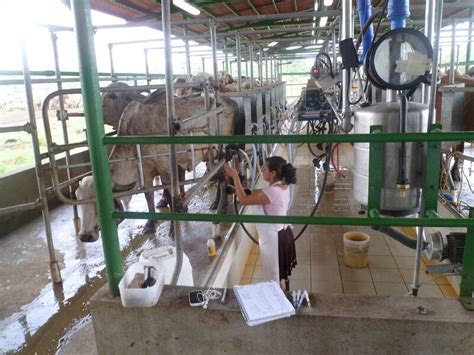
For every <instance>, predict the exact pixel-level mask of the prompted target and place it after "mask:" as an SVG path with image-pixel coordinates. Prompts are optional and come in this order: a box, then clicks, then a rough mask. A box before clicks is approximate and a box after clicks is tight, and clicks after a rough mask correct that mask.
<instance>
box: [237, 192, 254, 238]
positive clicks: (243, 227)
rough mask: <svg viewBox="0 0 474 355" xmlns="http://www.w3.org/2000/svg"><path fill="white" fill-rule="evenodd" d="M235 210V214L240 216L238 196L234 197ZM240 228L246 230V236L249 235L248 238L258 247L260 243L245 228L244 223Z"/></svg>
mask: <svg viewBox="0 0 474 355" xmlns="http://www.w3.org/2000/svg"><path fill="white" fill-rule="evenodd" d="M234 208H235V214H236V215H237V216H238V215H239V206H237V195H234ZM239 224H240V226H241V227H242V229H243V230H244V232H245V234H247V237H249V238H250V239H252V242H254V243H255V244H257V245H258V241H256V240H255V238H254V237H252V236H251V235H250V232H249V231H248V230H247V228H245V225H244V224H243V223H242V222H239Z"/></svg>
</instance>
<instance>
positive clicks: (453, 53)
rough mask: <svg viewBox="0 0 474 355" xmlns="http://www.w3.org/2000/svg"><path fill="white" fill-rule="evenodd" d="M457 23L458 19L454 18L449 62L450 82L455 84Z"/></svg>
mask: <svg viewBox="0 0 474 355" xmlns="http://www.w3.org/2000/svg"><path fill="white" fill-rule="evenodd" d="M456 24H457V21H456V20H453V22H452V25H451V56H450V62H449V68H450V70H449V78H448V79H449V83H450V84H454V62H455V59H456V58H455V57H456Z"/></svg>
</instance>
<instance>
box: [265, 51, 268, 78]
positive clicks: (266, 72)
mask: <svg viewBox="0 0 474 355" xmlns="http://www.w3.org/2000/svg"><path fill="white" fill-rule="evenodd" d="M265 85H268V54H267V53H265Z"/></svg>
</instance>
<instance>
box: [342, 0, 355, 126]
mask: <svg viewBox="0 0 474 355" xmlns="http://www.w3.org/2000/svg"><path fill="white" fill-rule="evenodd" d="M352 21H353V18H352V1H351V0H342V20H341V41H342V40H344V39H347V38H351V37H352ZM351 75H352V73H351V69H344V70H343V71H342V115H343V123H342V129H343V130H344V131H346V132H349V131H350V130H351V126H352V124H351V116H352V115H351V108H350V105H349V94H350V90H351V85H352V84H351Z"/></svg>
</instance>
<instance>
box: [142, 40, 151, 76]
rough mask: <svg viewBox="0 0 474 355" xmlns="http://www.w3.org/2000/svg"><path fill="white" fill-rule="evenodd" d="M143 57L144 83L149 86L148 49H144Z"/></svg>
mask: <svg viewBox="0 0 474 355" xmlns="http://www.w3.org/2000/svg"><path fill="white" fill-rule="evenodd" d="M143 53H144V56H145V76H146V83H147V85H150V82H151V79H150V65H149V63H148V48H145V49H144V50H143Z"/></svg>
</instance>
